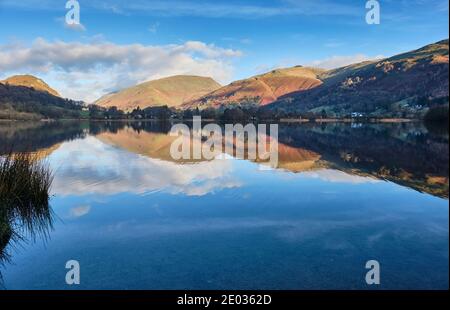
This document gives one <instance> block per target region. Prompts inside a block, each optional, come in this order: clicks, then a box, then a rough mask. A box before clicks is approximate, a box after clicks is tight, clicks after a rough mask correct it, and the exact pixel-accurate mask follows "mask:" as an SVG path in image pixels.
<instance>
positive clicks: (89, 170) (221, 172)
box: [49, 136, 242, 215]
mask: <svg viewBox="0 0 450 310" xmlns="http://www.w3.org/2000/svg"><path fill="white" fill-rule="evenodd" d="M49 162H51V163H52V166H54V167H58V169H55V171H56V172H55V179H54V181H53V185H52V195H53V194H54V195H57V196H69V195H80V193H81V194H84V195H89V194H97V195H105V196H109V195H115V194H120V193H125V192H128V193H134V194H136V195H146V194H148V193H152V192H158V191H162V192H165V193H170V194H183V195H187V196H204V195H207V194H209V193H214V192H216V191H220V190H223V189H228V188H238V187H241V186H242V183H241V181H239V180H238V179H236V178H235V176H233V174H232V172H233V163H232V162H231V161H229V160H221V159H216V160H212V161H204V162H199V163H195V164H183V165H180V164H179V163H176V162H169V161H164V160H160V159H156V158H150V157H146V156H142V155H137V154H134V153H130V152H128V151H125V150H121V149H120V148H117V147H116V146H115V145H110V144H106V143H105V142H103V141H101V140H100V138H96V137H92V136H90V137H87V138H85V139H83V140H74V141H70V142H66V143H64V144H63V145H61V147H60V148H59V149H58V150H56V151H55V152H54V153H52V154H51V155H50V158H49ZM93 162H96V164H95V165H92V163H93ZM62 163H64V164H62ZM123 163H127V164H126V165H124V164H123ZM76 211H80V210H76ZM81 211H83V210H81ZM76 214H80V212H78V213H77V212H76ZM72 215H73V214H72Z"/></svg>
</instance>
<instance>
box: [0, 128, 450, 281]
mask: <svg viewBox="0 0 450 310" xmlns="http://www.w3.org/2000/svg"><path fill="white" fill-rule="evenodd" d="M170 127H171V126H170V124H162V123H138V122H133V123H106V122H92V123H89V122H85V123H80V122H63V123H43V122H41V123H29V122H28V123H21V122H15V123H0V152H2V153H3V154H5V153H6V152H8V151H9V150H10V149H11V148H12V149H13V150H14V151H33V152H36V153H37V154H38V156H40V157H41V158H45V160H46V161H47V162H48V163H49V165H50V167H51V168H52V169H53V171H54V175H55V178H54V183H53V186H52V198H51V207H52V209H53V212H54V219H53V222H54V224H53V228H52V229H50V231H49V233H48V236H46V237H45V236H39V235H38V236H37V237H36V238H35V240H33V238H29V239H28V240H25V241H16V242H10V243H9V244H8V245H7V247H6V250H7V252H8V253H9V260H4V261H3V264H2V265H0V272H1V274H2V277H3V281H2V282H3V286H4V287H5V288H6V289H448V272H449V268H448V264H449V205H448V172H449V166H448V165H449V162H448V161H449V151H448V132H445V131H444V132H442V131H440V130H436V129H429V128H428V129H427V128H426V127H425V126H424V125H423V124H412V123H410V124H384V125H375V124H326V125H325V124H322V125H321V124H315V125H314V124H280V127H279V167H278V168H277V169H270V168H268V167H267V165H265V164H263V163H256V162H253V161H250V160H238V159H235V158H233V157H232V156H230V155H227V156H225V157H227V159H226V160H225V159H214V160H210V161H207V160H199V161H196V162H177V161H175V160H173V159H172V158H171V157H170V154H169V149H170V144H171V142H172V141H173V138H172V137H170V136H169V135H168V131H169V130H170ZM72 259H73V260H77V261H79V262H80V265H81V284H80V285H79V286H76V287H73V286H68V285H66V284H65V275H66V272H67V270H66V269H65V264H66V262H67V261H68V260H72ZM369 260H377V261H379V262H380V264H381V285H380V286H378V287H373V286H370V287H369V286H368V285H367V284H366V282H365V274H366V272H367V270H366V269H365V264H366V262H367V261H369Z"/></svg>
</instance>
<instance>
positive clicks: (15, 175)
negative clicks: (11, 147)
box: [0, 153, 53, 260]
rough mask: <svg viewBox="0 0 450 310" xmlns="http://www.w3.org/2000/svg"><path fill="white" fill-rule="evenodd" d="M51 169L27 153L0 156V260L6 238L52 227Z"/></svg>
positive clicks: (18, 236) (45, 230)
mask: <svg viewBox="0 0 450 310" xmlns="http://www.w3.org/2000/svg"><path fill="white" fill-rule="evenodd" d="M52 181H53V175H52V172H51V170H50V168H49V166H48V164H46V163H45V162H43V161H40V160H38V158H37V157H36V155H33V154H30V153H18V154H13V153H10V154H8V155H6V156H2V157H0V260H1V259H2V256H3V258H5V257H6V253H5V247H6V245H7V244H8V243H9V242H10V240H11V239H12V240H17V239H25V238H26V237H27V236H31V237H32V238H35V236H36V235H38V234H39V235H40V234H43V235H45V236H47V234H48V231H49V230H50V229H51V228H52V211H51V208H50V206H49V200H50V194H49V192H50V187H51V184H52Z"/></svg>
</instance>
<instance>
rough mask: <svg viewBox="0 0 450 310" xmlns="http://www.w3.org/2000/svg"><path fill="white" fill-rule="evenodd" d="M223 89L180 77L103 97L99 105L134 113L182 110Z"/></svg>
mask: <svg viewBox="0 0 450 310" xmlns="http://www.w3.org/2000/svg"><path fill="white" fill-rule="evenodd" d="M220 86H221V85H220V84H218V83H217V82H216V81H214V80H213V79H212V78H209V77H200V76H188V75H178V76H172V77H168V78H164V79H159V80H154V81H149V82H145V83H142V84H139V85H136V86H133V87H131V88H127V89H124V90H121V91H119V92H116V93H112V94H108V95H106V96H103V97H102V98H100V99H99V100H97V101H96V102H95V104H97V105H99V106H102V107H112V106H116V107H117V108H119V109H121V110H124V111H130V110H133V109H134V108H137V107H140V108H141V109H144V108H147V107H152V106H163V105H167V106H169V107H178V106H180V105H181V104H183V103H185V102H188V101H191V100H194V99H196V98H199V97H201V96H203V95H205V94H207V93H210V92H212V91H214V90H216V89H218V88H219V87H220Z"/></svg>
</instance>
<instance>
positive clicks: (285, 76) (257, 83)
mask: <svg viewBox="0 0 450 310" xmlns="http://www.w3.org/2000/svg"><path fill="white" fill-rule="evenodd" d="M323 71H324V70H321V69H315V68H307V67H301V66H297V67H293V68H286V69H278V70H273V71H271V72H269V73H265V74H262V75H257V76H254V77H251V78H249V79H245V80H240V81H236V82H233V83H231V84H229V85H227V86H224V87H222V88H219V89H218V90H216V91H213V92H212V93H209V94H207V95H205V96H203V97H201V98H199V99H197V100H193V101H191V102H188V103H186V104H184V105H183V107H184V108H196V107H198V108H205V107H219V106H222V105H223V106H226V105H230V104H242V103H257V104H258V105H262V106H263V105H267V104H269V103H272V102H274V101H275V100H277V99H278V98H279V97H281V96H283V95H285V94H288V93H292V92H295V91H303V90H308V89H312V88H315V87H317V86H319V85H321V84H322V82H321V81H320V80H319V79H318V78H317V77H318V75H319V74H321V73H322V72H323Z"/></svg>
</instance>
